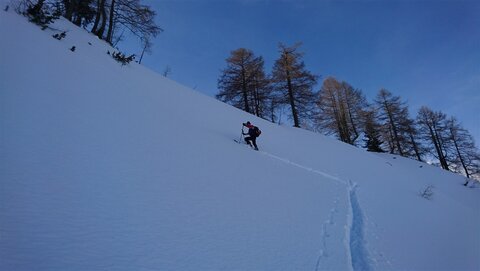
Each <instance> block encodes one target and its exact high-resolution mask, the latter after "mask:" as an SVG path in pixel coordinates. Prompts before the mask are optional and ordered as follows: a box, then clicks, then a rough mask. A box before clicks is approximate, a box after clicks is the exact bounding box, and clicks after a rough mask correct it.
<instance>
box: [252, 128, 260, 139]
mask: <svg viewBox="0 0 480 271" xmlns="http://www.w3.org/2000/svg"><path fill="white" fill-rule="evenodd" d="M253 131H254V132H255V135H256V136H257V137H259V136H260V135H261V134H262V131H260V129H258V127H257V126H255V127H253Z"/></svg>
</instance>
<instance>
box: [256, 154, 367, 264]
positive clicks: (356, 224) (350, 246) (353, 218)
mask: <svg viewBox="0 0 480 271" xmlns="http://www.w3.org/2000/svg"><path fill="white" fill-rule="evenodd" d="M259 152H260V153H261V154H263V155H265V156H268V157H270V158H273V159H276V160H279V161H281V162H284V163H286V164H289V165H292V166H295V167H298V168H301V169H304V170H307V171H310V172H312V173H315V174H318V175H321V176H323V177H325V178H327V179H330V180H333V181H335V182H337V183H341V184H343V185H345V187H346V189H347V197H348V203H349V209H350V210H349V215H348V218H347V220H348V221H347V225H346V226H345V228H346V232H345V236H346V238H345V250H346V254H347V256H348V258H349V262H350V267H351V269H352V270H366V271H368V270H373V267H372V264H371V262H372V261H373V262H374V261H375V260H374V259H372V258H371V257H370V253H369V251H368V249H367V247H366V246H365V239H364V231H365V229H364V225H365V223H364V215H363V210H362V208H361V207H360V204H359V202H358V198H357V193H356V190H357V184H356V183H353V182H352V181H348V182H347V181H345V180H342V179H341V178H339V177H337V176H334V175H331V174H328V173H326V172H323V171H320V170H316V169H313V168H310V167H306V166H303V165H300V164H298V163H295V162H293V161H290V160H289V159H286V158H283V157H279V156H276V155H273V154H270V153H267V152H264V151H259ZM338 201H339V199H338V198H337V199H335V201H334V203H333V204H334V207H333V208H332V209H331V211H330V215H329V218H328V219H327V220H326V221H325V222H324V223H323V224H322V230H321V238H322V244H321V249H320V252H319V256H318V258H317V262H316V265H315V270H318V269H319V267H320V262H321V260H322V258H324V257H328V248H327V238H328V237H329V234H328V230H327V228H328V226H331V225H334V224H335V223H334V221H333V218H334V214H335V213H336V212H337V206H338Z"/></svg>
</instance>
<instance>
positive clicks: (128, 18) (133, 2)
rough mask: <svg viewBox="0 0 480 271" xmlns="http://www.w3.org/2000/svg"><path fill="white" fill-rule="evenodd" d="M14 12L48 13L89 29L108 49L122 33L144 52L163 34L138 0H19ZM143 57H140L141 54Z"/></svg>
mask: <svg viewBox="0 0 480 271" xmlns="http://www.w3.org/2000/svg"><path fill="white" fill-rule="evenodd" d="M18 2H19V3H18V4H17V11H19V12H20V13H25V12H32V10H33V11H35V12H36V13H39V12H40V11H41V12H42V13H52V14H58V15H61V16H63V17H65V18H66V19H67V20H69V21H71V22H72V23H74V24H75V25H78V26H81V27H83V28H85V29H89V30H90V32H92V33H93V34H95V35H96V36H97V37H98V38H100V39H102V40H105V41H106V42H108V43H110V44H111V45H115V43H116V42H118V41H119V40H121V39H122V36H123V33H124V31H125V30H128V31H130V32H131V33H132V34H133V35H135V36H136V37H138V38H139V41H140V42H141V43H142V46H143V48H144V49H143V50H144V51H148V49H149V48H150V46H151V40H152V38H154V37H156V36H157V35H158V34H159V33H160V32H162V31H163V30H162V29H161V28H160V27H159V26H158V25H157V24H156V23H155V21H154V19H155V11H153V10H152V9H151V8H150V7H149V6H147V5H144V4H142V3H141V1H140V0H38V1H34V0H19V1H18ZM142 55H143V53H142Z"/></svg>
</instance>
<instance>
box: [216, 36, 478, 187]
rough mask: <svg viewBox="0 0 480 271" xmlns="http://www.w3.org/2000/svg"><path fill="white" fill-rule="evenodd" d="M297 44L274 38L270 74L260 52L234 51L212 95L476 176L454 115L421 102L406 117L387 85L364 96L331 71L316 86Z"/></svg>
mask: <svg viewBox="0 0 480 271" xmlns="http://www.w3.org/2000/svg"><path fill="white" fill-rule="evenodd" d="M300 45H301V44H299V43H297V44H295V45H293V46H286V45H284V44H279V57H278V59H277V60H276V61H275V63H274V65H273V69H272V72H271V74H269V75H267V73H266V72H265V67H264V64H265V63H264V60H263V58H262V57H261V56H256V55H255V54H254V52H253V51H252V50H249V49H245V48H239V49H237V50H234V51H232V52H231V55H230V56H229V57H228V58H227V59H226V63H227V67H226V68H225V69H223V70H222V71H221V75H220V77H219V79H218V88H219V93H218V94H217V95H216V98H217V99H219V100H221V101H223V102H226V103H229V104H231V105H233V106H235V107H237V108H240V109H242V110H244V111H246V112H249V113H252V114H254V115H256V116H258V117H261V118H264V119H268V120H270V121H272V122H277V121H278V118H279V116H278V115H279V112H283V109H284V108H287V109H288V111H289V112H290V113H289V116H290V117H291V120H292V121H293V125H294V126H295V127H302V128H306V129H310V130H315V131H317V132H320V133H324V134H326V135H333V136H335V137H337V138H338V139H339V140H341V141H343V142H345V143H348V144H351V145H354V146H359V147H364V148H366V149H367V150H368V151H373V152H389V153H393V154H398V155H401V156H404V157H410V158H413V159H417V160H418V161H426V160H432V159H434V160H436V161H438V164H439V165H440V166H441V167H442V168H443V169H445V170H451V171H454V172H459V173H462V174H465V176H467V177H468V178H471V177H475V176H477V177H480V176H479V175H480V152H479V151H478V149H477V148H476V146H475V143H474V140H473V137H472V136H471V134H470V133H469V132H468V131H467V130H466V129H465V128H464V127H462V125H461V124H460V122H459V121H458V120H457V119H456V118H454V117H448V116H447V115H446V114H444V113H443V112H441V111H434V110H432V109H430V108H428V107H426V106H423V107H421V108H420V110H419V111H418V112H417V115H416V117H415V118H412V117H411V116H410V112H409V108H408V105H407V103H406V102H405V101H403V100H402V99H401V97H399V96H395V95H394V94H392V93H391V92H390V91H388V90H387V89H381V90H379V92H378V93H377V95H376V97H375V99H374V100H373V101H372V102H369V101H367V99H366V97H365V95H364V94H363V93H362V91H361V90H360V89H356V88H354V87H352V86H351V85H350V84H349V83H347V82H345V81H339V80H337V79H336V78H334V77H328V78H326V79H325V80H324V81H323V83H322V86H321V88H320V90H318V91H315V90H314V87H315V85H316V84H317V82H318V80H319V77H318V76H316V75H314V74H312V73H311V72H310V71H308V70H307V69H306V68H305V63H304V61H303V53H301V52H300V51H299V46H300Z"/></svg>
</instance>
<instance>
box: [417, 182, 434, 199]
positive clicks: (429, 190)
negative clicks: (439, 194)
mask: <svg viewBox="0 0 480 271" xmlns="http://www.w3.org/2000/svg"><path fill="white" fill-rule="evenodd" d="M433 188H434V187H433V185H429V186H427V187H425V188H424V189H422V190H421V191H420V192H419V195H420V196H421V197H422V198H424V199H428V200H431V199H432V197H433Z"/></svg>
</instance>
